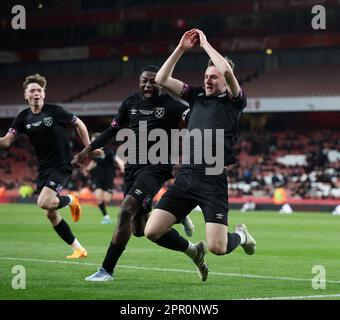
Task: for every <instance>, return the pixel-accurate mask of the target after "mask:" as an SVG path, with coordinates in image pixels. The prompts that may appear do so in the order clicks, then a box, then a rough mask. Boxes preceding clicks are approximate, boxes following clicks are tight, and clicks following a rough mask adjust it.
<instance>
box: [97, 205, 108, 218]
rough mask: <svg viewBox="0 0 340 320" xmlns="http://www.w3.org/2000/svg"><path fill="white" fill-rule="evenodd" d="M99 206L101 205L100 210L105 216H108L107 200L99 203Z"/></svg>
mask: <svg viewBox="0 0 340 320" xmlns="http://www.w3.org/2000/svg"><path fill="white" fill-rule="evenodd" d="M98 207H99V209H100V211H101V212H102V214H103V216H107V212H106V206H105V202H102V203H101V204H98Z"/></svg>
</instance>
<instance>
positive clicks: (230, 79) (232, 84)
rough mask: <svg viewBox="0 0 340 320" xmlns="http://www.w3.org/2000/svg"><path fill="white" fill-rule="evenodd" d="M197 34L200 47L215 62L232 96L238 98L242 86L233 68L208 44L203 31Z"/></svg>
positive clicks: (197, 30)
mask: <svg viewBox="0 0 340 320" xmlns="http://www.w3.org/2000/svg"><path fill="white" fill-rule="evenodd" d="M196 32H197V34H198V36H199V40H200V46H201V47H202V48H203V49H204V50H205V52H206V53H207V54H208V56H209V57H210V59H211V61H212V62H213V64H214V66H215V67H216V68H217V70H218V71H220V72H221V73H222V74H223V75H224V77H225V79H226V81H227V83H228V85H229V88H230V90H231V94H232V96H233V97H237V96H238V95H239V93H240V90H241V89H240V85H239V83H238V81H237V79H236V77H235V75H234V71H233V68H232V67H231V66H230V64H229V63H228V61H227V60H226V59H225V58H224V57H223V56H222V55H221V54H220V53H219V52H218V51H216V50H215V49H214V48H213V47H212V45H211V44H210V43H209V42H208V40H207V38H206V36H205V34H204V33H203V31H202V30H199V29H196Z"/></svg>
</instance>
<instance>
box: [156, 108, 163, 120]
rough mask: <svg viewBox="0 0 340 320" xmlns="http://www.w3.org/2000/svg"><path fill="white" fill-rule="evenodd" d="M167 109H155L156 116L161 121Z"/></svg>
mask: <svg viewBox="0 0 340 320" xmlns="http://www.w3.org/2000/svg"><path fill="white" fill-rule="evenodd" d="M164 113H165V109H164V108H163V107H159V108H155V116H156V118H158V119H160V118H162V117H163V116H164Z"/></svg>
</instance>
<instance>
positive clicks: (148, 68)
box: [140, 64, 159, 74]
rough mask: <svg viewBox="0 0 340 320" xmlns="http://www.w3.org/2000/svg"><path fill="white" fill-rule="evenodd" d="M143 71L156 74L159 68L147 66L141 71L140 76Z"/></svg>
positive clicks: (151, 65)
mask: <svg viewBox="0 0 340 320" xmlns="http://www.w3.org/2000/svg"><path fill="white" fill-rule="evenodd" d="M144 71H150V72H155V73H157V72H158V71H159V67H158V66H156V65H153V64H149V65H147V66H145V67H143V69H142V70H141V72H140V74H142V73H143V72H144Z"/></svg>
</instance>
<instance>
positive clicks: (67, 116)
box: [54, 106, 77, 125]
mask: <svg viewBox="0 0 340 320" xmlns="http://www.w3.org/2000/svg"><path fill="white" fill-rule="evenodd" d="M55 108H56V110H55V113H54V115H55V117H56V120H57V122H58V123H60V124H63V125H67V124H74V123H75V122H76V121H77V116H76V115H75V114H74V113H72V112H69V111H68V110H66V109H64V108H63V107H60V106H55Z"/></svg>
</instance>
